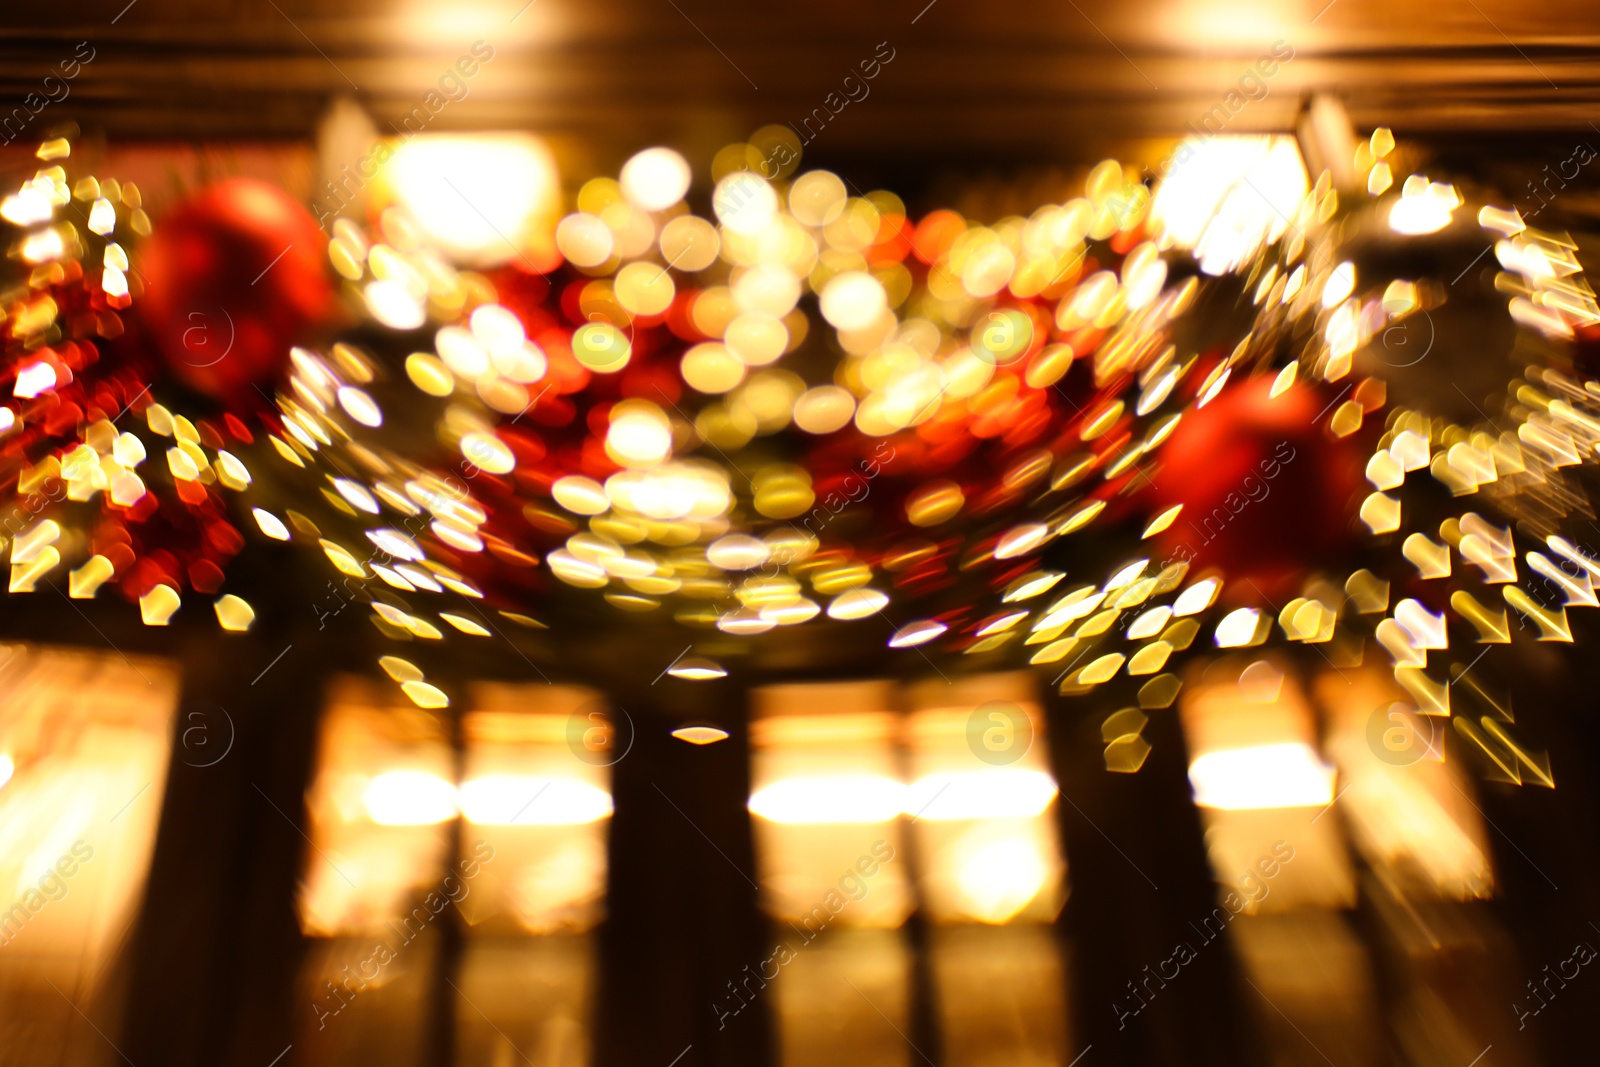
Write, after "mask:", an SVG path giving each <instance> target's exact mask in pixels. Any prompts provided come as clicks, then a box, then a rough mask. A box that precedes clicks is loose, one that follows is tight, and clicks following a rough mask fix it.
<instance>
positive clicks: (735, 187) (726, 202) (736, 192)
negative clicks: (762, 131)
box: [711, 170, 778, 237]
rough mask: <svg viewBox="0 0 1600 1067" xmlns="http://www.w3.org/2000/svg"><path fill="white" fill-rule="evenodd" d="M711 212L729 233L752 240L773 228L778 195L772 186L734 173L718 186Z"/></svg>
mask: <svg viewBox="0 0 1600 1067" xmlns="http://www.w3.org/2000/svg"><path fill="white" fill-rule="evenodd" d="M711 209H712V210H713V211H715V212H716V214H717V220H718V221H719V222H721V223H722V225H723V226H725V227H726V228H727V229H728V230H730V231H732V232H733V233H736V234H739V235H740V236H743V237H752V236H754V235H756V234H758V233H760V232H761V231H762V230H765V229H766V228H767V227H768V226H769V225H771V224H772V221H773V219H775V218H777V215H778V194H777V193H775V192H773V191H772V186H770V185H768V184H767V183H766V182H764V181H762V180H761V179H760V178H758V177H756V176H755V175H754V174H752V173H750V172H749V171H747V170H736V171H734V172H733V173H732V174H730V175H728V176H727V177H726V178H724V179H722V180H721V181H720V182H718V183H717V189H716V192H714V193H712V195H711Z"/></svg>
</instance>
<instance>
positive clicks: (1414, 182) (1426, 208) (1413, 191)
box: [1389, 175, 1461, 235]
mask: <svg viewBox="0 0 1600 1067" xmlns="http://www.w3.org/2000/svg"><path fill="white" fill-rule="evenodd" d="M1460 206H1461V195H1460V194H1459V193H1457V192H1456V190H1455V187H1454V186H1452V185H1450V184H1448V183H1446V182H1430V181H1429V180H1428V179H1426V178H1423V177H1421V176H1419V175H1412V176H1411V177H1409V178H1407V179H1406V184H1405V188H1404V191H1403V192H1402V193H1401V194H1400V199H1399V200H1396V201H1395V202H1394V206H1393V207H1392V208H1390V209H1389V228H1390V229H1391V230H1393V231H1394V232H1395V233H1404V234H1413V235H1414V234H1420V233H1437V232H1438V231H1440V230H1442V229H1444V228H1445V227H1446V226H1448V225H1450V213H1451V212H1453V211H1455V209H1456V208H1458V207H1460Z"/></svg>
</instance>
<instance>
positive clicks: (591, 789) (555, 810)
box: [461, 774, 611, 826]
mask: <svg viewBox="0 0 1600 1067" xmlns="http://www.w3.org/2000/svg"><path fill="white" fill-rule="evenodd" d="M461 813H462V814H463V815H465V816H466V817H467V821H468V822H471V823H477V824H478V825H479V826H581V825H583V824H585V823H591V822H598V821H600V820H601V819H604V818H607V817H609V816H610V815H611V794H610V793H608V792H606V791H605V790H604V789H601V788H600V787H599V786H596V785H591V784H590V783H588V782H584V781H580V780H578V779H575V778H535V777H532V776H530V775H521V774H486V775H483V776H482V777H480V778H473V779H471V780H470V781H468V782H467V783H466V784H465V785H463V786H462V787H461Z"/></svg>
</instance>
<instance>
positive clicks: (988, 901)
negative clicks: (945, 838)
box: [956, 837, 1050, 923]
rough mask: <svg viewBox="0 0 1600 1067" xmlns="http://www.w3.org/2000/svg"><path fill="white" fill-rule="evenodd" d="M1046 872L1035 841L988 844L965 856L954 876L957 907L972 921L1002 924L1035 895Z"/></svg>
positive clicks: (1015, 839) (1012, 839) (1003, 840)
mask: <svg viewBox="0 0 1600 1067" xmlns="http://www.w3.org/2000/svg"><path fill="white" fill-rule="evenodd" d="M1049 876H1050V871H1049V868H1048V867H1047V866H1046V864H1045V860H1044V856H1043V855H1041V854H1040V846H1039V843H1038V842H1037V841H1033V840H1030V839H1028V838H1025V837H1008V838H1001V839H1000V840H998V841H988V842H985V843H984V844H982V845H980V846H979V847H977V848H975V849H973V850H971V851H970V852H968V853H967V855H966V856H965V857H963V860H962V862H961V867H960V869H959V871H958V872H957V874H956V885H957V887H958V888H959V889H960V899H961V903H962V904H963V905H964V907H965V908H966V910H967V911H968V912H970V913H971V914H972V915H973V917H975V918H978V919H981V920H983V921H984V922H990V923H1003V922H1005V921H1006V920H1007V919H1009V918H1011V917H1012V916H1013V915H1015V914H1017V913H1018V912H1019V911H1021V910H1022V909H1023V908H1025V907H1027V905H1028V902H1029V901H1031V900H1033V898H1034V897H1036V896H1038V895H1039V892H1040V890H1042V889H1043V888H1044V886H1045V880H1046V879H1047V878H1049Z"/></svg>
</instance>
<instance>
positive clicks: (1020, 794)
mask: <svg viewBox="0 0 1600 1067" xmlns="http://www.w3.org/2000/svg"><path fill="white" fill-rule="evenodd" d="M1058 792H1059V790H1057V788H1056V780H1055V779H1054V778H1052V777H1050V775H1048V774H1046V773H1045V772H1043V771H1024V770H1017V769H1015V768H997V769H995V770H982V771H959V772H955V773H949V774H930V775H928V776H927V777H926V778H920V779H918V780H917V781H916V782H915V783H913V784H912V786H911V789H910V791H909V794H908V795H907V797H906V814H908V815H911V816H915V817H917V818H919V819H924V820H928V821H930V822H942V821H948V820H952V819H1026V818H1032V817H1033V816H1035V815H1038V814H1040V813H1042V812H1043V811H1044V810H1045V809H1046V808H1048V807H1049V806H1050V802H1051V801H1052V800H1054V799H1055V798H1056V794H1057V793H1058Z"/></svg>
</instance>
